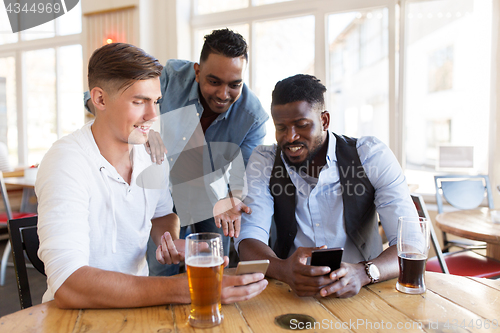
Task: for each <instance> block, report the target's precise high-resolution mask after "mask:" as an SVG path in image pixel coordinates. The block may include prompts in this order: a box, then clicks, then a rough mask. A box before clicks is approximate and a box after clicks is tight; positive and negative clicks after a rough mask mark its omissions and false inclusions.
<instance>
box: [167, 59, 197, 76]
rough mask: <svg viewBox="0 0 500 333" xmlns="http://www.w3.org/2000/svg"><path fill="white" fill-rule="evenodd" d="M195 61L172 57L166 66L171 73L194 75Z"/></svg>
mask: <svg viewBox="0 0 500 333" xmlns="http://www.w3.org/2000/svg"><path fill="white" fill-rule="evenodd" d="M193 64H194V62H192V61H188V60H181V59H170V60H168V61H167V64H166V65H165V68H166V70H167V73H168V74H169V75H181V74H184V75H186V74H188V73H189V74H192V75H194V68H193Z"/></svg>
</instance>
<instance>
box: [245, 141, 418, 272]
mask: <svg viewBox="0 0 500 333" xmlns="http://www.w3.org/2000/svg"><path fill="white" fill-rule="evenodd" d="M356 148H357V150H358V155H359V158H360V161H361V164H362V165H363V168H364V169H365V172H366V175H367V176H368V179H369V180H370V183H371V184H372V185H373V187H374V188H375V206H376V208H377V212H378V214H379V217H380V221H381V223H382V226H383V228H384V232H385V234H386V236H387V239H388V240H389V245H394V244H396V241H397V225H398V218H399V217H400V216H417V213H416V210H415V206H414V205H413V202H412V201H411V199H410V193H409V190H408V185H407V183H406V178H405V176H404V174H403V172H402V170H401V167H400V166H399V163H398V161H397V160H396V158H395V157H394V154H393V153H392V151H391V150H390V149H389V148H388V147H387V146H386V145H385V144H383V143H382V142H381V141H380V140H378V139H377V138H375V137H361V138H359V139H358V141H357V145H356ZM282 154H283V153H282ZM275 156H276V145H272V146H259V147H257V148H256V149H255V150H254V152H253V154H252V157H251V158H250V161H249V163H248V167H247V173H246V177H247V180H248V196H247V197H246V198H245V200H244V202H245V203H246V204H247V205H248V206H249V207H250V208H251V209H252V214H242V217H241V233H240V235H239V237H238V238H235V246H236V249H238V246H239V243H240V242H241V241H242V240H243V239H246V238H253V239H257V240H260V241H261V242H263V243H264V244H267V243H268V239H269V231H270V229H271V219H272V216H273V214H274V201H273V198H272V196H271V193H270V191H269V179H270V177H271V171H272V169H273V164H274V159H275ZM278 158H282V156H280V157H278ZM284 164H285V166H286V168H287V171H288V174H289V175H290V179H291V180H292V182H293V184H294V185H295V188H296V195H297V196H296V209H295V218H296V220H297V235H296V237H295V241H294V246H293V247H292V249H291V250H290V254H291V253H293V252H295V250H296V249H297V248H298V247H300V246H304V247H316V246H322V245H326V246H327V247H328V248H334V247H344V255H343V259H342V261H344V262H349V263H357V262H360V261H362V260H364V258H363V256H362V255H361V253H360V252H359V250H358V249H357V248H356V246H355V245H354V243H353V242H352V241H351V240H350V239H349V237H348V236H347V234H346V231H345V221H344V204H343V201H342V188H341V184H340V175H339V169H338V165H337V157H336V138H335V136H334V135H333V134H332V133H330V132H329V140H328V151H327V158H326V165H325V166H324V167H323V169H322V170H321V172H320V174H319V178H318V180H317V184H316V185H314V183H315V182H308V179H307V177H304V175H302V176H301V175H299V174H297V172H294V171H293V170H292V169H291V168H290V167H289V165H288V164H287V163H286V161H284ZM304 178H305V179H304ZM311 185H313V186H311ZM285 190H286V189H285ZM351 190H355V189H352V188H351Z"/></svg>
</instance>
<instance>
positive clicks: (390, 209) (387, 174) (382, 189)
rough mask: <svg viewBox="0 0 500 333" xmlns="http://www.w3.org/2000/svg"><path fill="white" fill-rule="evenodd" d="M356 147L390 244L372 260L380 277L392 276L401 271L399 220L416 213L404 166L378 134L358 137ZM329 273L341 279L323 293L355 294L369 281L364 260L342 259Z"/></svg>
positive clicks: (381, 279)
mask: <svg viewBox="0 0 500 333" xmlns="http://www.w3.org/2000/svg"><path fill="white" fill-rule="evenodd" d="M357 149H358V154H359V157H360V160H361V162H362V164H363V167H364V169H365V171H366V174H367V176H368V179H369V180H370V183H371V184H372V185H373V187H374V188H375V206H376V207H377V212H378V213H379V216H380V220H381V222H382V226H383V228H384V231H385V233H386V235H387V238H388V239H389V248H387V249H386V250H385V251H384V252H382V253H381V254H380V255H379V256H378V257H377V258H375V259H373V260H372V262H373V263H374V264H375V265H376V266H377V267H378V269H379V271H380V281H383V280H387V279H392V278H394V277H396V276H397V275H398V272H399V267H398V253H397V249H396V240H397V237H396V232H397V220H398V217H399V216H417V215H416V210H415V206H414V205H413V203H412V201H411V199H410V195H409V192H408V185H407V184H406V180H405V177H404V175H403V172H402V170H401V167H400V166H399V163H398V161H397V160H396V158H395V156H394V154H393V153H392V151H391V150H390V149H389V148H388V147H387V146H385V145H384V144H383V143H382V142H381V141H380V140H378V139H377V138H374V137H363V138H360V139H359V140H358V146H357ZM330 277H331V278H332V280H335V279H340V280H339V281H337V282H335V283H333V284H331V285H330V286H327V287H326V288H324V290H322V291H321V295H322V296H326V295H330V294H332V295H335V296H337V297H350V296H354V295H356V294H357V293H358V292H359V290H360V289H361V287H363V286H364V285H366V284H368V283H370V279H369V278H368V275H367V274H366V271H365V265H364V264H363V263H358V264H347V263H342V265H341V268H340V269H338V270H337V271H335V272H332V273H331V274H330Z"/></svg>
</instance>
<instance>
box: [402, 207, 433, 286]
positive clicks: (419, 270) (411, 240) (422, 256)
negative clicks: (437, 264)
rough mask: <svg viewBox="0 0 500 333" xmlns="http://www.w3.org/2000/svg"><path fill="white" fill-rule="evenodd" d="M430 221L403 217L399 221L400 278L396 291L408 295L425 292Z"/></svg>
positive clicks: (421, 218)
mask: <svg viewBox="0 0 500 333" xmlns="http://www.w3.org/2000/svg"><path fill="white" fill-rule="evenodd" d="M429 223H430V222H429V221H428V220H427V219H426V218H423V217H407V216H403V217H400V218H399V221H398V245H397V247H398V261H399V278H398V282H397V283H396V289H397V290H399V291H400V292H403V293H406V294H422V293H424V292H425V290H426V288H425V281H424V273H425V262H426V260H427V255H428V254H429V245H430V242H429V236H430V229H429Z"/></svg>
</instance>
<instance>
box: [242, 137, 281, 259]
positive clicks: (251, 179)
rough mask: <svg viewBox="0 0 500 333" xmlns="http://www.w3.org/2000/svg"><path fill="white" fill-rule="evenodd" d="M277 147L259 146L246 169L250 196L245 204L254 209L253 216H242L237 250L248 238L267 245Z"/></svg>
mask: <svg viewBox="0 0 500 333" xmlns="http://www.w3.org/2000/svg"><path fill="white" fill-rule="evenodd" d="M274 151H275V147H272V146H259V147H257V148H255V150H254V152H253V153H252V155H251V157H250V159H249V161H248V165H247V168H246V177H247V182H248V195H247V197H246V198H245V199H244V203H245V204H246V205H247V206H249V207H250V208H251V209H252V213H251V214H245V213H243V214H242V217H241V232H240V236H239V237H238V238H235V248H236V250H238V246H239V244H240V242H241V241H242V240H244V239H247V238H253V239H257V240H260V241H261V242H263V243H265V244H267V243H268V240H269V231H270V229H271V221H272V216H273V213H274V200H273V197H272V196H271V193H270V191H269V179H270V176H271V171H272V168H273V164H274Z"/></svg>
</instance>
